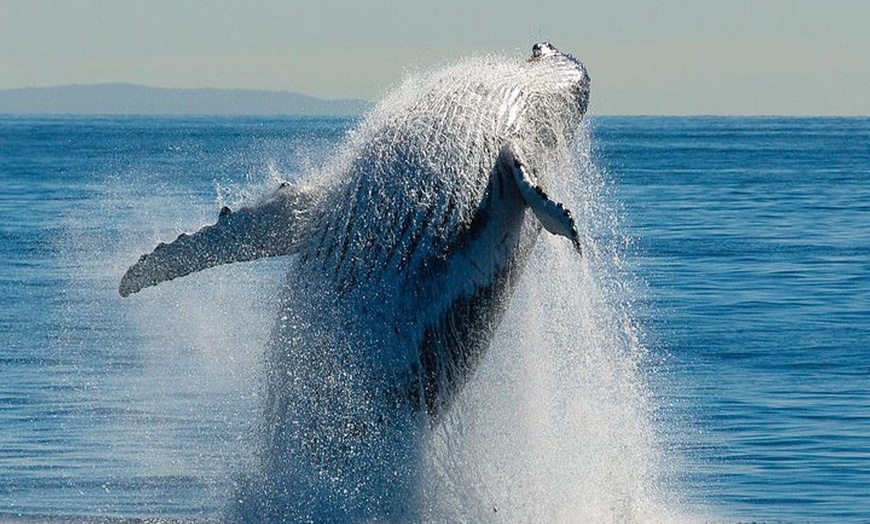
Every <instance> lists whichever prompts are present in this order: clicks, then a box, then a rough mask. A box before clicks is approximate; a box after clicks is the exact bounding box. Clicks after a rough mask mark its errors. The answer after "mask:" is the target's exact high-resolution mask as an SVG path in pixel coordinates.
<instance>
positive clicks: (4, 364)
mask: <svg viewBox="0 0 870 524" xmlns="http://www.w3.org/2000/svg"><path fill="white" fill-rule="evenodd" d="M355 123H356V122H355V121H354V120H352V119H330V118H304V119H299V118H267V119H264V118H180V117H124V118H118V117H11V116H6V117H0V302H2V305H0V522H4V521H19V520H24V521H28V520H30V521H41V520H49V521H52V520H58V521H64V520H72V521H77V520H85V519H86V518H94V517H107V518H113V519H114V518H117V519H193V520H210V519H219V518H220V516H221V514H222V513H221V512H222V509H223V507H224V506H225V505H226V500H225V498H226V496H227V494H228V493H232V484H233V483H234V482H235V481H236V479H237V477H236V476H235V472H236V471H237V470H239V469H244V465H245V464H246V462H250V461H251V460H253V459H252V457H251V456H250V455H251V452H250V446H248V445H247V444H246V443H245V439H246V436H245V435H246V434H248V433H249V432H250V430H251V428H253V427H254V426H255V425H256V417H257V415H256V413H257V409H256V406H257V405H258V402H259V397H258V394H259V393H258V390H257V388H256V387H252V384H253V383H255V382H256V372H255V371H254V370H255V369H256V367H257V362H258V359H259V354H260V353H259V352H260V351H261V349H262V346H263V344H264V343H265V340H266V337H267V336H268V331H269V329H270V326H271V322H272V320H273V316H274V313H275V299H274V295H275V292H274V290H275V289H276V288H277V287H279V286H280V282H281V278H282V276H283V271H284V266H283V265H282V262H281V261H280V260H266V261H259V262H254V263H251V264H247V265H239V266H238V267H228V268H226V269H223V270H221V271H211V272H203V273H202V274H201V275H199V276H197V277H196V278H193V277H191V278H189V279H182V280H179V281H178V283H176V282H173V283H172V284H171V286H172V289H171V290H170V291H167V292H164V291H162V290H161V291H155V292H153V293H150V294H147V293H143V294H142V296H137V297H134V298H128V299H122V298H121V297H120V296H119V295H118V292H117V286H118V281H119V279H120V277H121V275H123V273H124V271H125V270H126V268H127V267H128V266H129V265H130V264H132V263H133V262H135V261H136V259H137V258H138V257H139V255H140V254H142V253H145V252H147V251H150V250H151V249H153V247H154V245H155V244H156V242H157V241H158V240H166V241H169V240H171V239H172V238H174V236H175V235H177V234H178V233H180V232H182V231H185V230H190V229H195V228H198V227H200V226H202V225H205V224H208V223H213V222H214V220H215V217H216V213H217V210H219V209H220V207H221V206H222V205H224V204H231V205H233V206H235V205H237V204H238V203H240V202H245V201H249V200H251V199H254V198H256V197H257V196H260V195H262V194H263V192H264V191H265V188H266V187H268V186H269V183H270V182H274V180H276V179H278V178H291V179H292V178H293V177H295V176H299V175H300V174H302V173H306V172H309V171H311V169H312V166H318V165H321V164H323V163H324V162H327V161H328V160H329V159H330V157H331V156H332V155H333V154H334V152H335V151H336V148H337V147H339V144H340V143H341V141H342V139H343V137H344V135H345V133H346V132H347V131H348V130H349V129H351V128H352V127H353V126H354V125H355ZM589 126H590V136H591V141H592V144H591V152H592V157H593V160H594V163H595V165H597V166H598V168H599V169H600V170H601V173H602V174H603V179H604V180H605V181H606V183H607V186H608V187H607V191H606V192H605V193H606V195H607V196H606V198H608V199H609V202H608V205H609V206H612V207H613V208H614V209H616V210H617V215H618V217H619V220H620V226H619V227H620V231H621V232H622V233H623V234H624V235H625V237H626V238H627V239H628V240H629V241H628V242H626V245H625V246H624V248H623V256H624V258H625V260H626V267H627V272H628V274H630V280H631V287H632V288H633V289H635V291H634V299H633V302H634V306H633V308H632V311H633V312H634V313H633V314H634V315H635V316H636V318H635V319H634V321H636V322H637V324H638V325H639V326H640V330H641V331H642V333H643V339H644V342H643V343H644V344H645V346H646V347H647V352H646V357H645V358H646V362H645V363H644V365H643V366H642V370H643V372H644V373H646V374H648V375H649V377H648V378H649V384H651V388H652V391H653V394H652V398H651V403H652V405H653V413H654V419H655V424H656V431H657V434H658V441H659V443H660V444H659V447H660V450H659V452H660V453H661V455H662V456H664V462H666V463H667V464H669V467H668V468H667V469H668V474H667V475H664V477H666V481H665V480H663V481H662V482H663V483H662V484H661V485H660V486H658V488H659V489H660V490H661V491H663V492H667V497H666V498H667V499H668V500H670V501H672V502H671V503H672V504H674V505H680V506H681V507H683V508H685V509H686V513H691V514H694V515H698V517H697V521H698V522H723V523H737V522H741V523H742V522H767V523H793V522H814V523H862V522H863V523H866V522H870V119H868V118H844V119H840V118H756V117H747V118H744V117H741V118H718V117H690V118H681V117H592V118H591V121H590V123H589ZM618 278H622V277H618ZM626 278H629V277H626ZM161 287H162V286H161ZM616 380H618V379H616ZM577 445H578V446H581V445H583V443H577ZM616 451H617V452H618V450H616ZM577 497H578V498H582V497H584V493H577ZM493 509H494V510H495V509H496V508H493ZM504 518H506V519H507V521H509V517H504ZM606 520H607V519H606ZM609 520H610V521H618V520H619V519H618V517H614V518H612V519H609Z"/></svg>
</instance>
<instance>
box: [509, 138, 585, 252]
mask: <svg viewBox="0 0 870 524" xmlns="http://www.w3.org/2000/svg"><path fill="white" fill-rule="evenodd" d="M502 155H503V161H504V162H505V163H507V166H509V168H510V171H511V173H512V174H513V179H514V182H515V183H516V185H517V188H518V189H519V190H520V194H521V195H522V197H523V200H525V202H526V205H527V206H529V209H531V210H532V213H534V214H535V217H536V218H537V219H538V221H539V222H540V223H541V225H542V226H544V229H546V230H547V231H549V232H550V233H552V234H554V235H561V236H563V237H566V238H568V239H569V240H571V243H572V244H573V245H574V249H576V250H577V252H578V253H582V250H581V248H580V234H579V233H578V232H577V225H576V224H575V223H574V217H572V216H571V211H570V210H568V209H566V208H565V206H563V205H562V204H561V203H560V202H556V201H555V200H552V199H551V198H550V197H548V196H547V193H545V192H544V190H543V189H542V188H541V186H539V185H538V184H537V182H536V180H535V175H534V173H533V172H532V171H531V170H530V169H529V168H527V167H526V165H525V164H524V163H523V161H522V160H520V158H519V156H518V155H517V154H515V153H514V151H513V150H512V148H511V147H510V146H505V147H504V148H503V149H502ZM507 166H506V167H507Z"/></svg>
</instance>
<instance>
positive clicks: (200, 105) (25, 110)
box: [0, 84, 371, 116]
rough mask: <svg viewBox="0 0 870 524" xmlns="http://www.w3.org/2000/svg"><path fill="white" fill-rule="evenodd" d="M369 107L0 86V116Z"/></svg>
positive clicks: (256, 96)
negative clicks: (4, 87) (2, 87)
mask: <svg viewBox="0 0 870 524" xmlns="http://www.w3.org/2000/svg"><path fill="white" fill-rule="evenodd" d="M370 105H371V104H370V103H369V102H367V101H365V100H323V99H320V98H314V97H311V96H307V95H302V94H299V93H292V92H289V91H256V90H249V89H171V88H163V87H147V86H142V85H136V84H93V85H66V86H57V87H33V88H24V89H0V114H72V115H85V114H87V115H261V116H265V115H300V116H308V115H310V116H315V115H316V116H356V115H359V114H360V113H362V112H363V111H365V110H366V108H368V107H370Z"/></svg>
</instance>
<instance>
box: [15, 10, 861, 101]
mask: <svg viewBox="0 0 870 524" xmlns="http://www.w3.org/2000/svg"><path fill="white" fill-rule="evenodd" d="M539 40H549V41H551V42H553V43H554V44H555V45H556V46H557V47H559V48H561V49H563V50H564V51H568V52H570V53H572V54H574V55H575V56H577V57H578V58H580V59H582V60H583V61H584V62H586V64H587V66H588V68H589V71H590V74H591V75H592V79H593V94H592V96H593V99H592V108H591V109H592V111H593V112H594V113H597V114H699V113H701V114H822V115H870V1H868V0H828V1H809V0H754V1H750V0H730V1H729V0H718V1H708V0H694V1H692V0H658V1H648V2H640V1H626V0H601V1H588V2H584V1H582V0H570V1H568V0H565V1H563V0H550V1H538V0H523V1H518V0H501V1H495V0H485V1H479V2H473V1H471V0H405V1H388V0H370V1H364V0H308V1H304V2H302V1H277V0H263V1H257V0H244V1H236V2H231V1H222V0H197V1H192V0H188V1H185V0H142V1H126V0H115V1H110V0H105V1H97V0H57V1H45V0H20V1H18V0H0V89H3V88H16V87H33V86H52V85H61V84H71V83H102V82H134V83H139V84H145V85H151V86H160V87H218V88H254V89H269V90H288V91H297V92H302V93H306V94H310V95H314V96H318V97H322V98H368V99H373V100H376V99H378V98H380V96H381V95H382V94H383V93H384V92H385V90H386V89H387V88H389V87H390V86H391V85H395V84H396V83H398V82H399V81H400V80H401V79H402V77H403V75H404V74H405V73H406V72H407V71H414V70H421V69H422V70H425V69H428V68H431V67H434V66H436V65H437V64H440V63H443V62H445V61H450V60H453V59H456V58H458V57H461V56H464V55H467V54H473V53H480V52H489V51H498V52H508V53H513V54H516V55H517V57H518V58H519V57H525V56H526V55H528V53H529V48H530V47H531V45H532V44H533V43H534V42H536V41H539Z"/></svg>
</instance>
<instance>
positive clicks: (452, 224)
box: [120, 44, 589, 520]
mask: <svg viewBox="0 0 870 524" xmlns="http://www.w3.org/2000/svg"><path fill="white" fill-rule="evenodd" d="M588 96H589V77H588V75H587V74H586V71H585V68H584V67H583V65H582V64H581V63H580V62H578V61H577V60H575V59H574V58H573V57H570V56H568V55H565V54H562V53H561V52H559V51H557V50H556V49H555V48H553V47H552V46H550V45H549V44H537V45H536V46H535V47H534V48H533V56H532V58H531V59H530V60H528V61H507V60H505V59H497V58H483V59H473V60H471V61H466V62H463V63H461V64H459V65H457V66H454V67H451V68H447V69H445V70H443V71H440V72H437V73H435V74H433V75H431V77H429V78H426V79H424V80H418V81H416V82H415V83H413V85H406V86H405V87H404V88H402V89H400V90H398V91H397V92H396V93H395V94H394V95H393V96H392V98H390V99H388V101H387V102H385V103H382V104H381V105H380V106H379V107H378V108H377V109H376V110H375V111H374V112H373V114H372V115H371V116H370V117H369V119H368V120H367V121H366V122H364V123H363V125H362V126H361V127H360V128H359V129H358V130H357V131H355V132H354V134H353V135H352V136H351V137H350V138H349V142H350V145H349V147H348V148H347V149H346V152H345V154H344V155H343V156H342V157H341V158H339V159H337V160H336V161H335V163H334V165H332V166H330V167H329V168H328V169H327V171H328V172H329V173H330V174H331V176H330V177H328V179H327V180H325V181H322V182H319V183H302V184H296V185H290V184H283V185H282V186H281V187H280V188H278V190H277V191H275V193H274V194H273V195H272V196H271V197H269V198H268V199H266V200H265V201H263V202H260V203H258V204H256V205H254V206H251V207H247V208H241V209H239V210H237V211H230V210H229V209H227V208H224V209H223V210H222V211H221V214H220V217H219V219H218V221H217V223H216V224H214V225H212V226H208V227H205V228H203V229H201V230H200V231H198V232H196V233H194V234H191V235H182V236H180V237H179V238H178V239H177V240H175V241H174V242H172V243H171V244H161V245H160V246H158V247H157V249H155V250H154V251H153V252H152V253H151V254H149V255H144V256H143V257H142V258H141V259H140V260H139V262H138V263H137V264H136V265H134V266H133V267H131V268H130V270H129V271H128V272H127V274H126V275H125V276H124V278H123V279H122V282H121V287H120V291H121V294H122V295H125V296H126V295H128V294H130V293H134V292H137V291H139V290H140V289H142V288H143V287H147V286H150V285H155V284H157V283H159V282H162V281H165V280H170V279H172V278H176V277H179V276H183V275H186V274H188V273H191V272H193V271H197V270H200V269H204V268H207V267H211V266H215V265H218V264H224V263H229V262H236V261H244V260H251V259H255V258H260V257H264V256H278V255H291V254H295V255H297V257H296V259H295V261H294V262H293V263H292V266H291V270H290V272H289V276H288V280H287V284H286V286H285V288H284V294H283V298H282V304H281V310H280V313H279V316H278V320H277V321H276V323H275V326H274V329H273V333H272V336H271V338H270V342H269V347H268V348H267V350H266V366H265V370H266V405H265V408H264V409H265V417H264V420H265V427H264V444H263V457H262V461H263V463H262V464H261V470H262V472H263V475H264V476H263V477H260V478H259V480H257V481H254V482H260V483H262V484H263V485H262V486H260V487H259V488H258V489H255V490H258V491H259V492H260V493H261V494H265V495H260V496H258V497H256V498H258V499H260V500H258V501H256V502H254V503H253V504H254V506H255V509H253V510H252V512H255V513H257V514H258V515H259V516H260V517H262V518H263V519H264V520H275V519H278V518H283V517H287V516H288V515H289V516H292V517H294V518H296V517H300V516H306V517H311V518H317V517H321V518H327V519H329V518H336V517H337V518H339V519H341V518H343V517H346V516H349V515H350V516H373V515H375V516H376V515H382V514H389V515H396V514H401V513H402V512H403V511H406V508H405V506H407V504H408V502H407V499H408V497H409V493H410V492H413V488H412V487H411V484H413V478H414V476H415V475H416V472H415V470H414V468H415V465H414V454H415V453H416V447H417V440H418V437H419V436H420V435H422V434H423V433H425V431H426V430H427V429H426V428H427V426H429V425H434V424H436V423H437V422H438V420H439V418H440V417H441V416H442V414H443V413H444V411H445V410H446V409H448V408H449V405H450V403H451V401H452V399H453V398H454V397H455V395H456V394H457V393H458V391H459V390H460V389H461V387H462V385H463V384H464V383H465V382H466V381H467V379H468V377H469V376H470V375H471V373H472V372H473V371H474V369H475V366H476V364H477V362H478V361H479V359H480V358H481V356H482V355H483V354H484V352H485V350H486V348H487V346H488V344H489V341H490V339H491V336H492V333H493V331H494V329H495V327H496V326H497V324H498V322H499V320H500V318H501V317H502V315H503V312H504V310H505V307H506V304H507V301H508V299H509V297H510V293H511V290H512V288H513V285H514V283H515V282H516V280H517V279H518V277H519V275H520V273H521V271H522V269H523V266H524V265H525V261H526V259H527V257H528V255H529V253H530V251H531V249H532V247H533V246H534V244H535V241H536V239H537V237H538V236H539V231H540V229H541V227H542V226H543V227H544V228H545V229H547V230H548V231H550V232H551V233H554V234H558V235H562V236H565V237H567V238H568V239H570V241H571V242H572V243H573V244H574V246H575V248H577V249H578V251H579V246H580V240H579V238H578V235H577V230H576V228H575V227H574V223H573V219H572V218H571V215H570V213H569V212H568V211H567V210H566V209H564V208H563V207H562V206H561V205H560V204H558V203H557V202H555V201H553V200H551V199H550V198H549V197H548V196H547V194H546V192H545V189H544V188H545V187H546V182H547V180H548V179H552V177H555V176H558V175H559V174H560V173H559V171H560V170H561V169H564V167H565V163H566V162H567V159H568V152H569V149H570V146H571V142H572V139H573V136H574V134H575V132H576V130H577V128H578V127H579V125H580V123H581V119H582V117H583V115H584V113H585V110H586V105H587V101H588ZM529 215H533V216H529ZM263 499H268V500H266V501H264V500H263ZM403 508H405V509H403Z"/></svg>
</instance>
